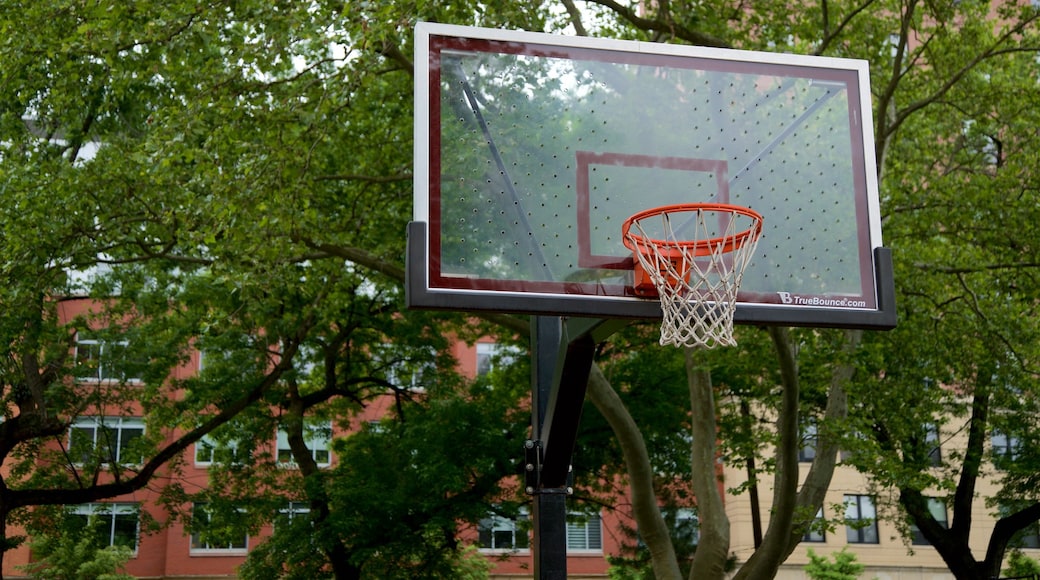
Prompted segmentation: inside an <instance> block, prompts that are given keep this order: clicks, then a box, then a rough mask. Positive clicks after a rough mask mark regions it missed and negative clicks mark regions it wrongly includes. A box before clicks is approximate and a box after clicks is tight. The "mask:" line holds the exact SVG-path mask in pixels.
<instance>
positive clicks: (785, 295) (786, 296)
mask: <svg viewBox="0 0 1040 580" xmlns="http://www.w3.org/2000/svg"><path fill="white" fill-rule="evenodd" d="M777 294H779V295H780V303H781V304H790V303H792V302H794V299H792V298H791V293H790V292H777Z"/></svg>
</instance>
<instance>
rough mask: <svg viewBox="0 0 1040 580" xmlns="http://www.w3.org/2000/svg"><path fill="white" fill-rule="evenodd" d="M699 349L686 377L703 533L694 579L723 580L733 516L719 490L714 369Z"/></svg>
mask: <svg viewBox="0 0 1040 580" xmlns="http://www.w3.org/2000/svg"><path fill="white" fill-rule="evenodd" d="M698 352H699V351H697V350H696V349H693V348H687V349H686V379H687V383H688V386H689V389H690V409H691V411H692V422H693V442H692V443H691V445H690V448H691V450H690V453H691V456H692V465H693V474H692V476H691V478H690V483H691V486H692V487H693V494H694V495H695V496H696V497H697V519H698V522H699V525H700V532H701V535H700V542H698V543H697V551H696V552H694V554H693V564H692V567H691V568H690V579H691V580H714V579H715V578H718V579H720V580H721V579H722V578H725V576H726V562H727V560H728V559H729V516H727V515H726V506H725V504H724V503H723V501H722V493H721V491H719V473H718V471H717V470H716V465H718V462H717V458H716V449H715V440H716V438H717V437H718V429H717V422H716V420H715V393H714V391H713V389H712V384H711V371H710V370H708V369H707V368H706V367H703V366H701V365H700V364H699V361H698V360H697V353H698Z"/></svg>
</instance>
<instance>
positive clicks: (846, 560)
mask: <svg viewBox="0 0 1040 580" xmlns="http://www.w3.org/2000/svg"><path fill="white" fill-rule="evenodd" d="M833 556H834V561H833V562H831V561H830V560H829V559H828V558H827V557H826V556H817V555H816V554H815V553H814V552H813V551H812V550H811V549H810V550H809V563H808V564H806V565H805V573H806V574H808V575H809V578H811V579H812V580H856V579H857V578H859V575H860V574H862V573H863V569H864V568H865V566H864V565H863V564H860V563H859V562H857V561H856V555H855V554H853V553H852V552H847V551H845V548H842V549H841V551H839V552H834V554H833Z"/></svg>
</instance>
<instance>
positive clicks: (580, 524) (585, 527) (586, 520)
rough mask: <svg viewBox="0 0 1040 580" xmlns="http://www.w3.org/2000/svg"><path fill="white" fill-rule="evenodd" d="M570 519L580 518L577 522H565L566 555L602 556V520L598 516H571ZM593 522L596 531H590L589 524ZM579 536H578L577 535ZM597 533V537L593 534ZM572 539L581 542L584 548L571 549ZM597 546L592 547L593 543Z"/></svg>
mask: <svg viewBox="0 0 1040 580" xmlns="http://www.w3.org/2000/svg"><path fill="white" fill-rule="evenodd" d="M571 517H574V518H580V519H579V520H578V521H568V522H567V553H568V554H602V553H603V520H602V518H601V517H600V515H599V514H593V515H585V514H571ZM593 522H595V527H596V530H595V531H593V530H590V529H589V528H590V524H592V523H593ZM579 533H580V534H581V536H578V535H577V534H579ZM596 533H598V537H595V536H594V535H593V534H596ZM572 539H573V540H575V542H574V543H578V542H577V541H576V540H581V541H582V543H583V544H584V546H585V547H583V548H577V547H571V544H572ZM592 540H594V541H595V543H596V544H598V546H593V547H590V546H592V544H593V541H592Z"/></svg>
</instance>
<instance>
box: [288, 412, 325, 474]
mask: <svg viewBox="0 0 1040 580" xmlns="http://www.w3.org/2000/svg"><path fill="white" fill-rule="evenodd" d="M303 438H304V441H305V443H306V444H307V449H309V450H310V452H311V457H313V458H314V461H315V462H316V463H317V464H318V467H329V466H330V465H332V421H306V422H305V423H304V427H303ZM282 452H287V453H288V455H289V456H290V457H291V456H292V450H291V449H290V448H289V435H288V434H287V433H286V432H285V431H284V430H282V429H280V428H279V429H278V434H277V436H276V437H275V460H276V461H277V462H278V465H281V466H284V467H296V462H295V461H292V460H289V461H282V460H281V456H282ZM319 452H323V453H324V455H325V459H323V460H319V459H318V457H317V455H316V454H318V453H319Z"/></svg>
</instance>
